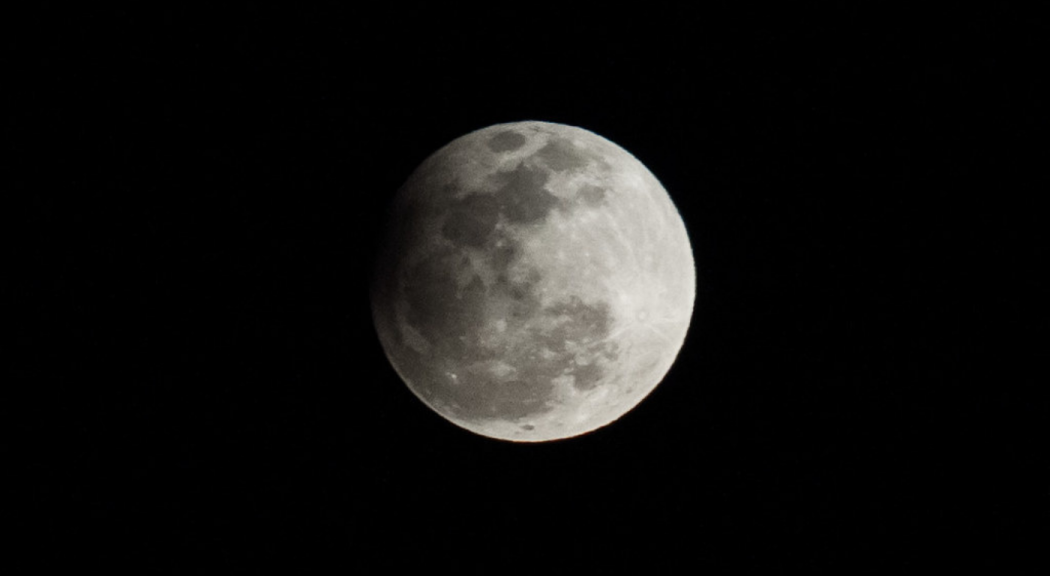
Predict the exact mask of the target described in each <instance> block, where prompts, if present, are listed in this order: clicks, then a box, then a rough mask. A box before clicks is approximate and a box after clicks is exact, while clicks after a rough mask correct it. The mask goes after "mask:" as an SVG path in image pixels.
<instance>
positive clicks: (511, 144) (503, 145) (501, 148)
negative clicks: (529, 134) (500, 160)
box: [487, 130, 528, 152]
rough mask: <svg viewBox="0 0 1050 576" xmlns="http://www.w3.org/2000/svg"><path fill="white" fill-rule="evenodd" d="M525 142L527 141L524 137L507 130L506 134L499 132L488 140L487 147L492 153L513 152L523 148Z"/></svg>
mask: <svg viewBox="0 0 1050 576" xmlns="http://www.w3.org/2000/svg"><path fill="white" fill-rule="evenodd" d="M527 141H528V139H527V138H525V136H523V135H521V134H518V133H517V132H513V131H511V130H507V131H506V132H500V133H499V134H496V135H495V136H493V137H492V138H489V141H488V143H487V145H488V147H489V150H492V151H493V152H513V151H514V150H517V149H518V148H521V147H522V146H524V145H525V142H527Z"/></svg>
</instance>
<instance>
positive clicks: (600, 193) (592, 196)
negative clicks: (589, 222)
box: [578, 184, 606, 206]
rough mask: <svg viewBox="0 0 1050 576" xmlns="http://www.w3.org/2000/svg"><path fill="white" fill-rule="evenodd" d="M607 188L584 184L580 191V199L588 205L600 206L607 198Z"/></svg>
mask: <svg viewBox="0 0 1050 576" xmlns="http://www.w3.org/2000/svg"><path fill="white" fill-rule="evenodd" d="M605 192H606V190H605V188H601V187H598V186H595V185H593V184H584V185H583V186H581V187H580V191H579V192H578V195H579V198H580V200H581V201H582V202H583V203H584V204H587V205H588V206H599V205H601V204H602V202H603V201H604V200H605Z"/></svg>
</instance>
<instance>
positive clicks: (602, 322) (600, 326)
mask: <svg viewBox="0 0 1050 576" xmlns="http://www.w3.org/2000/svg"><path fill="white" fill-rule="evenodd" d="M543 313H544V314H547V315H548V316H552V317H554V318H555V319H558V318H565V320H564V321H562V322H560V323H559V324H558V325H557V326H556V327H555V328H554V329H553V330H551V332H550V334H549V335H548V338H549V339H551V340H552V342H551V343H553V341H554V340H555V339H560V340H561V341H562V342H564V341H565V340H573V341H576V342H597V341H599V340H602V339H603V338H605V337H606V336H608V334H609V329H610V326H611V322H612V318H611V315H610V314H609V306H608V304H605V303H601V304H595V305H590V304H585V303H584V302H583V301H582V300H580V299H579V298H576V297H572V298H570V299H569V300H568V301H564V302H558V303H556V304H552V305H550V306H548V307H547V308H544V309H543Z"/></svg>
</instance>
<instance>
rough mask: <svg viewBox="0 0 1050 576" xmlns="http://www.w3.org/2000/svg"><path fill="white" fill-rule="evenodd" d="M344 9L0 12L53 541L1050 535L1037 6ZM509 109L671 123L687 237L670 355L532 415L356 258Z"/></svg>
mask: <svg viewBox="0 0 1050 576" xmlns="http://www.w3.org/2000/svg"><path fill="white" fill-rule="evenodd" d="M563 4H564V3H563ZM289 6H290V5H289ZM317 6H318V7H316V8H313V9H305V8H290V7H288V8H282V9H276V8H274V9H270V8H258V7H254V8H248V7H244V8H243V9H239V10H227V11H224V12H212V11H201V12H191V11H189V10H185V9H174V8H173V9H170V10H164V9H157V8H151V9H150V10H149V11H145V10H142V11H124V12H122V11H117V10H102V9H93V10H89V11H85V12H84V13H81V14H76V13H71V12H67V11H65V10H64V9H58V8H47V7H45V8H43V9H41V10H39V11H38V14H37V15H36V16H35V17H34V18H33V19H32V20H28V21H26V23H25V25H26V26H27V27H29V29H31V30H32V31H33V33H32V34H29V35H27V39H25V40H24V41H23V40H10V39H9V40H5V42H6V44H5V46H6V48H7V52H8V54H9V55H10V56H12V58H11V61H12V62H13V63H14V64H15V67H16V68H19V70H18V71H17V72H16V74H18V76H17V77H15V81H14V82H11V83H10V84H8V88H7V90H8V91H9V92H13V93H14V96H15V97H16V98H17V99H18V103H17V104H15V105H12V106H9V107H8V108H7V110H5V112H4V114H5V122H7V124H8V126H10V127H11V128H12V131H11V132H10V133H11V134H15V135H16V139H15V145H14V146H12V147H11V148H10V149H9V153H7V154H6V158H7V162H6V164H7V165H8V167H11V168H12V170H5V172H6V173H7V174H8V183H9V184H8V185H13V188H12V190H13V191H14V193H13V194H11V197H12V198H17V199H18V200H28V202H26V210H25V212H24V213H23V212H21V211H20V212H18V213H15V215H16V220H17V223H18V224H19V227H18V229H19V230H20V231H19V232H18V233H17V234H15V238H14V240H13V241H12V242H10V243H8V245H7V248H6V249H5V251H6V253H7V254H8V256H9V258H8V261H9V262H11V263H12V265H11V267H9V268H8V269H9V270H11V271H12V272H11V273H10V274H8V275H7V279H8V280H9V281H8V282H5V285H6V287H5V288H4V293H5V294H6V295H7V298H6V300H7V302H6V303H10V304H14V306H13V308H14V310H15V315H16V316H18V317H19V318H23V319H25V320H28V322H25V323H24V324H23V323H19V324H9V326H11V325H14V326H17V327H18V328H17V330H15V332H16V337H17V339H18V344H17V346H16V347H15V348H9V349H8V350H9V353H10V356H11V358H12V360H13V362H10V363H9V369H10V370H12V371H13V372H12V374H13V377H10V378H9V379H8V378H5V380H7V381H8V382H11V383H13V384H8V385H7V386H6V391H5V392H4V395H5V396H4V399H3V401H2V410H3V411H4V413H3V417H4V418H5V421H7V422H12V423H14V431H13V432H12V433H11V434H10V435H8V436H7V439H6V440H5V442H10V445H9V449H6V450H5V454H6V455H7V456H6V458H7V461H8V462H9V463H10V467H9V471H10V473H11V475H13V476H15V477H16V478H25V479H26V480H27V482H26V485H25V487H24V488H20V489H19V490H18V491H15V492H13V495H14V498H13V500H14V504H15V507H16V508H19V509H24V510H26V511H29V514H28V515H26V517H25V518H26V522H25V523H22V524H20V525H21V526H22V529H20V530H19V531H20V532H21V533H22V534H23V536H24V539H25V544H24V545H23V544H21V543H18V544H17V545H16V548H17V549H19V550H22V551H26V552H28V553H27V554H26V555H25V558H26V560H25V562H26V564H25V566H26V567H28V568H33V567H37V566H41V565H48V564H52V563H55V564H59V563H65V562H67V561H73V562H75V563H77V564H78V565H80V566H83V567H93V566H97V567H116V566H130V567H135V568H136V569H138V570H139V573H142V574H151V573H229V572H235V573H239V572H241V571H244V572H252V573H267V571H268V570H270V569H275V568H276V567H279V566H280V567H284V566H287V567H289V568H290V569H294V570H296V572H292V573H301V574H321V573H336V572H340V573H346V571H347V570H354V569H358V570H369V572H362V573H376V574H384V573H390V572H388V570H395V569H398V570H400V569H404V568H406V567H409V568H411V569H412V570H413V571H412V572H406V573H408V574H416V573H420V572H419V571H421V570H424V569H430V570H441V571H450V572H449V573H452V574H461V573H475V572H479V573H480V572H482V571H484V572H485V573H489V574H493V573H495V574H498V573H503V572H510V573H517V572H526V571H528V572H532V573H539V572H538V571H552V570H553V571H554V572H556V573H557V572H566V573H568V572H572V573H579V574H601V573H613V572H617V571H618V570H620V569H623V568H625V567H635V568H638V569H642V570H644V572H643V573H652V574H659V573H685V571H686V570H687V569H688V570H690V571H693V570H695V571H698V572H699V571H704V570H706V571H713V573H726V572H741V573H756V572H753V571H755V570H758V571H759V572H757V573H782V572H780V571H781V570H783V571H787V570H789V569H798V568H836V569H842V570H843V571H844V572H843V573H846V574H867V573H881V574H886V573H906V572H908V571H909V570H910V569H918V568H919V567H923V566H928V565H929V566H941V565H943V563H945V562H949V561H951V562H955V561H962V562H965V563H966V564H967V565H970V566H975V567H979V568H983V569H1003V568H1004V567H1005V566H1007V565H1009V563H1011V562H1017V563H1021V560H1020V559H1021V558H1024V557H1026V556H1027V555H1028V553H1030V552H1034V551H1037V550H1038V547H1039V546H1044V547H1045V543H1046V540H1045V538H1044V537H1043V531H1045V530H1046V529H1047V528H1048V526H1050V522H1048V518H1050V513H1048V511H1050V487H1048V486H1050V485H1048V484H1047V482H1046V477H1047V473H1048V471H1050V469H1048V464H1047V462H1048V460H1047V451H1046V447H1045V446H1044V445H1043V443H1042V442H1040V441H1038V440H1037V438H1039V435H1038V432H1040V430H1041V429H1043V428H1045V423H1046V421H1047V416H1048V412H1047V404H1046V402H1045V398H1043V397H1040V394H1038V393H1037V390H1040V387H1038V386H1037V385H1036V380H1037V379H1036V378H1035V376H1034V374H1033V373H1032V372H1030V371H1029V369H1028V368H1027V366H1026V360H1028V359H1030V358H1032V357H1034V355H1035V353H1036V347H1037V342H1038V340H1036V339H1035V338H1029V337H1024V336H1022V335H1023V334H1027V333H1028V332H1029V331H1032V330H1035V328H1037V327H1038V326H1040V323H1039V322H1038V321H1037V317H1036V313H1035V309H1034V308H1033V307H1032V306H1031V304H1030V303H1029V300H1030V298H1029V297H1030V296H1036V295H1040V294H1041V293H1042V290H1041V287H1042V286H1045V285H1043V284H1038V283H1037V282H1036V280H1035V278H1036V277H1037V275H1036V273H1037V272H1038V271H1039V269H1041V268H1043V267H1045V251H1044V250H1043V248H1042V247H1041V246H1040V245H1039V244H1038V243H1036V242H1035V241H1034V233H1035V229H1036V226H1037V225H1038V223H1039V222H1038V220H1039V217H1038V212H1037V211H1036V208H1035V206H1036V197H1037V196H1036V195H1037V194H1038V193H1039V192H1045V190H1046V189H1047V188H1046V185H1045V184H1046V176H1045V165H1046V158H1047V156H1046V152H1047V148H1046V127H1047V122H1046V120H1047V112H1046V110H1047V108H1046V102H1047V99H1046V98H1045V94H1044V93H1043V92H1042V86H1041V85H1040V83H1041V77H1042V76H1045V69H1046V67H1045V61H1044V62H1042V65H1039V63H1038V62H1037V60H1038V58H1037V57H1036V55H1038V54H1040V53H1041V52H1042V51H1044V50H1045V49H1046V37H1047V36H1048V34H1050V27H1048V25H1047V21H1046V20H1045V19H1044V20H1042V21H1039V20H1038V19H1035V18H1033V17H1031V16H1029V15H1026V14H1022V13H1011V12H1009V11H1007V10H1005V9H1004V10H998V11H997V10H990V11H988V12H986V13H976V12H974V13H969V14H955V15H953V16H950V17H949V16H944V15H942V16H938V17H936V18H928V19H927V18H920V17H919V15H917V14H910V13H903V12H902V13H890V12H884V11H883V12H880V11H879V10H877V9H872V8H863V7H850V8H842V7H840V8H835V9H832V10H831V11H826V10H820V11H818V10H804V9H800V8H797V7H794V6H792V7H791V8H781V9H780V12H778V13H769V12H766V11H763V10H759V9H757V8H755V9H732V10H731V9H728V8H724V7H718V8H709V9H702V10H701V9H696V10H692V11H684V10H674V11H657V10H655V9H654V10H651V11H650V10H644V9H641V8H635V9H634V10H633V11H630V12H627V13H624V14H622V15H620V16H616V15H614V14H613V12H614V11H615V10H617V9H616V8H614V7H613V6H612V5H606V6H605V7H604V9H603V10H604V11H603V12H601V13H597V12H591V11H586V10H573V9H569V8H567V7H566V6H561V7H559V8H558V9H557V10H554V11H552V10H551V9H550V8H544V7H541V6H538V5H514V6H507V7H502V8H496V7H489V8H477V7H475V8H469V9H466V8H463V9H451V8H448V7H433V8H426V9H412V8H402V7H399V6H396V5H394V4H393V3H391V6H390V7H389V8H385V9H375V8H370V9H368V10H364V9H358V8H352V7H351V6H352V4H351V3H319V4H317ZM16 24H17V23H16ZM29 37H31V38H29ZM20 65H25V69H24V70H21V66H20ZM22 72H25V73H26V75H25V76H22V75H21V74H22ZM519 120H544V121H550V122H559V123H565V124H571V125H575V126H580V127H584V128H586V129H588V130H591V131H593V132H596V133H597V134H600V135H602V136H604V137H606V138H608V139H610V140H612V141H613V142H615V143H617V144H618V145H620V146H622V147H623V148H625V149H626V150H628V151H630V152H631V153H632V154H634V155H635V156H636V157H637V158H639V159H640V160H641V161H642V162H643V163H645V165H646V166H647V167H648V168H649V169H650V170H651V171H652V172H653V173H654V174H655V175H656V176H657V178H659V179H660V181H661V182H662V183H663V185H664V187H665V188H666V189H667V191H668V193H669V194H670V196H671V198H672V199H673V201H674V202H675V204H676V205H677V207H678V208H679V211H680V213H681V216H682V219H683V221H684V222H685V224H686V227H687V229H688V232H689V235H690V239H691V241H692V245H693V252H694V258H695V260H696V264H697V285H698V290H697V296H696V304H695V310H694V313H693V319H692V324H691V328H690V331H689V334H688V336H687V339H686V342H685V344H684V346H683V348H682V351H681V353H680V354H679V358H678V361H677V362H676V364H675V365H674V367H673V368H672V369H671V371H670V373H669V374H668V375H667V377H666V378H665V380H664V382H663V383H662V384H660V385H659V386H658V387H657V388H656V390H655V391H654V392H653V393H652V394H651V395H650V396H649V397H648V398H647V399H646V400H645V401H643V402H642V403H641V404H640V405H639V406H638V407H637V408H636V409H635V410H634V411H632V412H630V413H629V414H627V415H626V416H624V417H623V418H622V419H620V420H619V421H617V422H616V423H615V424H613V425H611V426H608V427H606V428H603V429H601V430H599V431H597V432H594V433H592V434H589V435H586V436H583V437H580V438H576V439H571V440H567V441H559V442H554V443H547V444H536V445H517V444H511V443H505V442H500V441H494V440H490V439H486V438H482V437H480V436H475V435H473V434H471V433H469V432H466V431H464V430H462V429H459V428H457V427H456V426H454V425H452V424H450V423H448V422H446V421H445V420H444V419H442V418H440V417H439V416H437V415H436V414H434V413H433V412H431V411H430V410H429V409H428V408H427V407H426V406H424V405H423V404H422V403H421V402H420V401H418V400H417V399H416V398H415V397H414V396H413V395H412V394H411V393H410V392H409V390H408V389H407V388H406V387H405V386H404V385H403V384H402V383H401V381H400V380H399V378H398V377H397V375H396V374H395V372H394V370H393V369H392V367H391V366H390V364H389V363H388V362H387V360H386V358H385V356H384V354H383V351H382V349H381V347H380V345H379V342H378V338H377V336H376V334H375V331H374V328H373V325H372V321H371V312H370V309H369V301H368V290H367V283H366V280H367V275H368V271H369V269H370V266H371V264H372V259H373V254H374V250H375V248H376V245H377V240H378V237H379V234H380V231H381V230H382V221H383V217H384V214H385V211H386V209H387V207H388V205H389V202H390V201H391V199H392V197H393V194H394V193H395V192H396V190H397V188H398V187H399V186H400V185H401V184H402V183H403V182H404V181H405V179H407V177H408V175H409V174H410V173H411V171H412V170H413V169H414V168H415V167H416V166H417V165H418V164H419V163H420V162H421V161H422V160H423V159H424V158H425V157H426V156H427V155H429V154H430V153H431V152H433V151H435V150H436V149H437V148H439V147H440V146H442V145H444V144H445V143H447V142H449V141H451V140H452V139H454V138H456V137H458V136H461V135H463V134H466V133H467V132H470V131H473V130H476V129H479V128H482V127H484V126H488V125H491V124H495V123H499V122H512V121H519ZM1037 162H1038V166H1041V167H1042V168H1041V170H1042V174H1039V175H1038V176H1031V177H1030V176H1029V175H1028V174H1029V173H1036V171H1032V170H1030V168H1031V167H1032V166H1036V165H1037ZM23 226H24V228H23ZM23 265H24V266H23ZM16 266H17V268H16ZM1041 331H1042V334H1043V338H1045V323H1044V324H1042V327H1041ZM1039 349H1040V350H1041V349H1042V346H1041V345H1040V346H1039ZM18 542H21V541H18ZM20 561H21V560H19V562H20ZM927 563H929V564H927ZM28 568H26V569H22V570H14V571H12V572H10V573H11V574H21V573H28V572H29V570H28ZM282 573H289V572H282ZM1007 573H1016V572H1010V571H1009V570H1007Z"/></svg>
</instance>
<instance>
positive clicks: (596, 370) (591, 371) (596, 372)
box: [572, 364, 604, 390]
mask: <svg viewBox="0 0 1050 576" xmlns="http://www.w3.org/2000/svg"><path fill="white" fill-rule="evenodd" d="M603 374H604V371H603V370H602V369H601V367H600V366H598V365H597V364H583V365H580V366H577V367H576V369H575V370H573V371H572V375H573V377H574V380H573V382H572V385H573V387H574V388H576V389H577V390H590V389H592V388H594V387H595V386H597V385H598V383H599V382H601V380H602V375H603Z"/></svg>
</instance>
